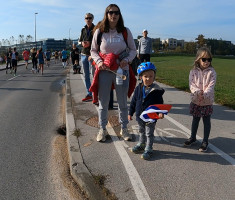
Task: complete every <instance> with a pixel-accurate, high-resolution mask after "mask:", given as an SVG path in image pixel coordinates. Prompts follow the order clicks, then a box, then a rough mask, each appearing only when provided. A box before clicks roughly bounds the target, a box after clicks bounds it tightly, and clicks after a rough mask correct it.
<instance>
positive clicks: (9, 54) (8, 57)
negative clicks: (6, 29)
mask: <svg viewBox="0 0 235 200" xmlns="http://www.w3.org/2000/svg"><path fill="white" fill-rule="evenodd" d="M11 55H12V51H11V48H9V49H8V51H7V53H6V74H7V73H8V65H10V70H11Z"/></svg>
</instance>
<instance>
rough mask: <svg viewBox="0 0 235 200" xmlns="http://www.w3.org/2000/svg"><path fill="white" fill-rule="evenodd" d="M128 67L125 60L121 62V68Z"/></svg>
mask: <svg viewBox="0 0 235 200" xmlns="http://www.w3.org/2000/svg"><path fill="white" fill-rule="evenodd" d="M127 65H128V62H127V61H126V60H125V59H123V60H122V61H121V62H120V67H121V68H123V67H126V66H127Z"/></svg>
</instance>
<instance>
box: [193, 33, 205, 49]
mask: <svg viewBox="0 0 235 200" xmlns="http://www.w3.org/2000/svg"><path fill="white" fill-rule="evenodd" d="M195 40H196V41H197V44H198V46H199V47H203V46H205V44H206V39H205V36H204V35H202V34H200V35H198V36H197V38H195Z"/></svg>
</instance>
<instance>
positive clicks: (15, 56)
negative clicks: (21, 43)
mask: <svg viewBox="0 0 235 200" xmlns="http://www.w3.org/2000/svg"><path fill="white" fill-rule="evenodd" d="M18 56H19V53H18V52H17V51H16V47H15V48H14V49H13V52H12V54H11V63H12V70H14V76H16V71H17V61H18ZM11 73H12V72H11Z"/></svg>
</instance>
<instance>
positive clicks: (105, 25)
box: [99, 4, 125, 33]
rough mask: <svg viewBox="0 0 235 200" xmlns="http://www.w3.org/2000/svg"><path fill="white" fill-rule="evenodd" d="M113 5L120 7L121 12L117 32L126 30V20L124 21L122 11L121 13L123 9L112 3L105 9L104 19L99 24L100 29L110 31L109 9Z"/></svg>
mask: <svg viewBox="0 0 235 200" xmlns="http://www.w3.org/2000/svg"><path fill="white" fill-rule="evenodd" d="M112 7H116V8H118V11H119V12H120V14H119V19H118V22H117V26H116V29H117V32H118V33H121V32H122V31H123V30H124V28H125V27H124V21H123V18H122V13H121V11H120V8H119V7H118V6H117V5H116V4H110V5H109V6H108V7H107V8H106V9H105V13H104V18H103V20H102V21H101V22H100V24H99V29H100V31H101V32H105V33H107V32H109V20H108V11H109V10H110V9H111V8H112Z"/></svg>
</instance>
